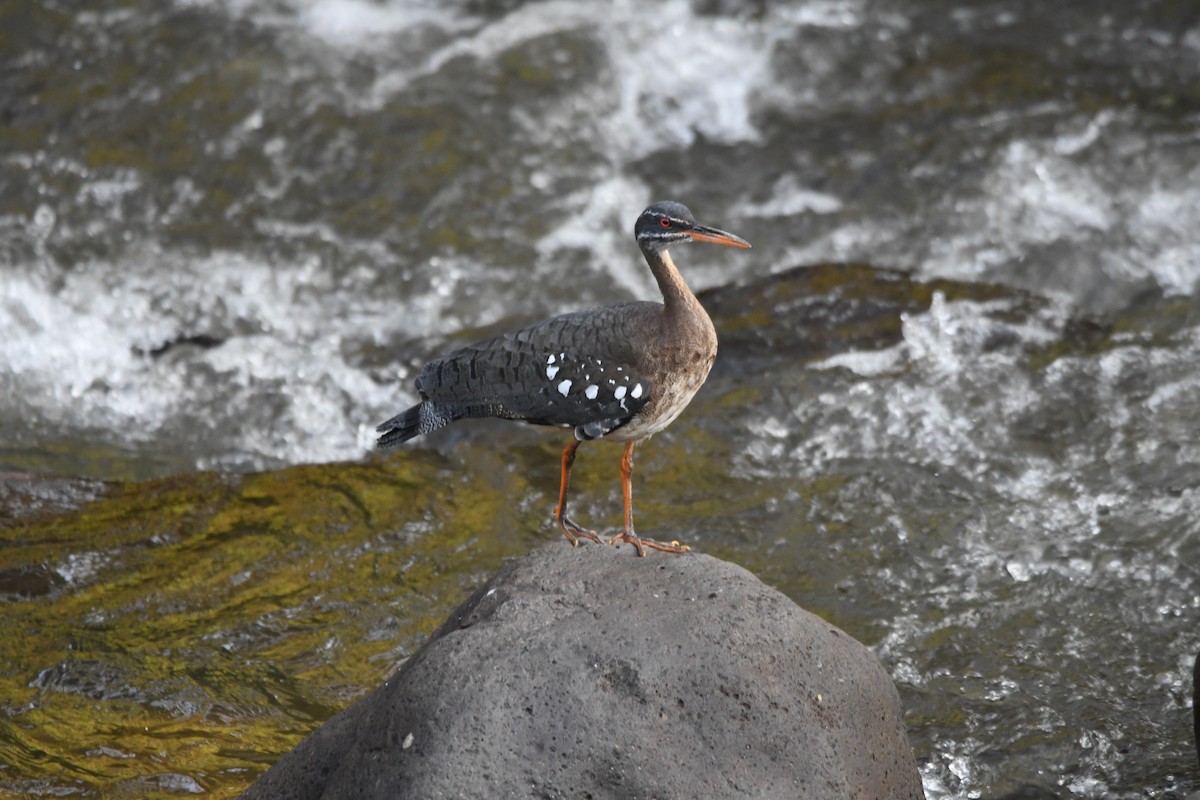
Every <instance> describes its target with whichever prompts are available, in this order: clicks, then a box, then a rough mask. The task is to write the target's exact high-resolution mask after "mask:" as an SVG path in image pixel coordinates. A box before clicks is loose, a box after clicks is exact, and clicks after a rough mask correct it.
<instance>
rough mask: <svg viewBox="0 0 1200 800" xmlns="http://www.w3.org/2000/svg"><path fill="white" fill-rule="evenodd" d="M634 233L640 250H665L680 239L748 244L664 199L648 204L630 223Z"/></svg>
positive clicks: (679, 204)
mask: <svg viewBox="0 0 1200 800" xmlns="http://www.w3.org/2000/svg"><path fill="white" fill-rule="evenodd" d="M633 235H634V236H636V237H637V241H638V245H639V246H641V248H642V249H643V250H655V251H662V250H666V249H667V248H668V247H670V246H671V245H673V244H677V243H682V242H712V243H713V244H723V245H727V246H729V247H749V246H750V243H749V242H747V241H746V240H745V239H743V238H741V237H740V236H734V235H733V234H732V233H726V232H725V231H721V230H717V229H716V228H710V227H708V226H706V225H701V224H700V223H698V222H696V218H695V217H693V216H692V212H691V211H688V209H687V206H685V205H683V204H681V203H673V202H671V201H670V200H664V201H662V202H659V203H655V204H654V205H652V206H650V207H649V208H647V209H646V210H645V211H643V212H642V213H641V216H639V217H638V219H637V223H636V224H634V226H633Z"/></svg>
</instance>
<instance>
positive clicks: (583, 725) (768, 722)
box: [244, 542, 923, 800]
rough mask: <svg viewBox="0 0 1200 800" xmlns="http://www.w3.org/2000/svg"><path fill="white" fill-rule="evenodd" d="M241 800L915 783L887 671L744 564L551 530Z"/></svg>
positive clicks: (679, 794)
mask: <svg viewBox="0 0 1200 800" xmlns="http://www.w3.org/2000/svg"><path fill="white" fill-rule="evenodd" d="M244 797H246V798H284V797H286V798H317V797H321V798H376V797H379V798H383V797H386V798H396V797H412V798H438V797H497V798H499V797H546V798H552V797H553V798H558V797H561V798H582V797H590V798H618V797H619V798H684V797H686V798H696V797H703V798H721V797H747V798H749V797H753V798H776V797H780V798H784V797H786V798H838V800H843V799H844V798H864V799H866V798H869V799H870V800H884V799H885V798H920V797H923V792H922V788H921V780H920V776H919V775H918V772H917V767H916V763H915V761H914V759H913V755H912V750H911V747H910V745H909V743H908V739H907V736H906V735H905V732H904V728H903V721H902V717H901V711H900V702H899V698H898V696H897V694H896V690H895V687H894V686H893V685H892V682H891V680H890V679H889V677H888V675H887V673H886V672H884V670H883V669H882V668H881V667H880V665H879V663H878V662H877V661H876V660H875V658H874V657H873V656H872V655H871V654H870V652H868V651H867V649H866V648H864V647H863V646H862V645H861V644H859V643H858V642H856V641H855V640H854V639H852V638H850V637H849V636H848V635H846V634H845V633H843V632H842V631H840V630H838V629H837V628H835V627H833V626H832V625H830V624H829V623H827V622H825V621H824V620H822V619H820V618H819V617H816V616H813V615H812V614H809V613H808V612H806V611H804V610H802V609H801V608H799V607H798V606H796V605H795V604H794V603H793V602H792V601H791V600H789V599H788V598H786V597H784V596H783V595H782V594H780V593H779V592H777V591H775V590H774V589H771V588H769V587H767V586H765V585H763V584H762V583H761V582H760V581H759V580H758V579H757V578H755V577H754V576H752V575H751V574H750V573H748V572H747V571H745V570H744V569H742V568H740V567H737V566H734V565H733V564H729V563H726V562H723V561H719V560H717V559H714V558H711V557H708V556H703V555H695V554H689V555H685V556H670V557H667V556H660V555H657V554H651V556H650V557H648V558H637V557H635V556H634V555H633V552H632V550H630V549H629V548H619V549H618V548H610V547H597V546H594V545H593V546H583V547H581V548H579V549H572V548H570V547H567V546H566V545H565V544H564V543H560V542H554V543H553V544H550V545H546V546H544V547H542V548H540V549H539V550H537V551H536V552H534V553H533V554H531V555H529V556H527V557H525V558H523V559H521V560H519V561H516V562H514V563H512V564H510V565H509V566H508V567H506V568H505V569H504V570H502V571H501V572H500V573H499V574H497V575H496V576H495V577H494V578H492V579H491V580H490V581H489V582H488V583H487V584H486V585H485V586H483V587H482V588H481V589H480V590H479V591H477V592H476V593H475V594H474V595H473V596H472V597H471V598H470V599H469V600H468V601H467V602H466V603H464V604H463V605H462V606H461V607H460V608H459V609H458V610H457V611H455V613H454V614H453V615H451V617H450V619H449V620H447V621H446V623H445V624H443V625H442V627H441V628H440V629H438V631H437V632H435V633H434V635H433V636H432V637H431V638H430V640H429V642H428V643H427V644H426V645H425V646H424V647H423V648H422V649H421V650H420V651H419V652H417V653H416V654H415V655H414V656H413V657H412V658H411V659H409V660H408V662H406V663H405V664H404V666H403V667H401V669H400V670H399V671H398V672H397V673H396V674H395V675H394V676H393V677H392V678H391V680H389V681H387V683H385V684H384V685H383V686H381V687H380V688H378V689H376V690H375V691H374V692H372V693H371V694H370V695H368V696H367V697H365V698H363V699H362V700H360V701H359V702H358V703H356V704H355V705H353V706H351V707H350V708H348V709H347V710H345V711H343V712H342V713H340V714H338V715H337V716H336V717H334V718H333V719H331V720H330V721H329V722H327V723H326V724H325V725H323V726H321V727H320V728H319V729H317V730H316V731H315V732H314V733H313V734H312V735H311V736H310V737H309V738H308V739H306V740H305V741H303V742H301V744H300V745H299V746H298V747H297V748H296V749H295V750H293V751H292V752H291V753H289V754H288V755H286V756H284V758H283V759H282V760H281V761H280V762H279V763H278V764H276V765H275V766H274V767H273V768H272V769H271V770H269V771H268V772H267V773H266V774H265V775H263V776H262V777H261V778H260V779H259V780H258V782H257V783H255V784H254V785H253V786H251V787H250V789H249V790H248V791H247V792H246V794H245V795H244Z"/></svg>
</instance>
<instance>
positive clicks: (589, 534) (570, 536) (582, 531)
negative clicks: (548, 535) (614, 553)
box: [558, 517, 604, 547]
mask: <svg viewBox="0 0 1200 800" xmlns="http://www.w3.org/2000/svg"><path fill="white" fill-rule="evenodd" d="M558 527H560V528H562V532H563V536H566V537H567V541H568V542H570V543H571V546H572V547H579V539H577V538H575V537H577V536H578V537H582V538H584V539H587V540H588V541H589V542H595V543H596V544H603V543H604V542H603V541H602V540H601V539H600V536H599V535H598V534H597V533H596V532H595V531H590V530H588V529H587V528H583V527H580V526H579V525H577V524H576V523H575V521H574V520H572V519H571V518H570V517H559V518H558Z"/></svg>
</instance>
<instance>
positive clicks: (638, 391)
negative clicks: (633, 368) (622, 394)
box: [629, 383, 642, 400]
mask: <svg viewBox="0 0 1200 800" xmlns="http://www.w3.org/2000/svg"><path fill="white" fill-rule="evenodd" d="M629 396H630V397H632V398H633V399H634V400H637V399H638V398H639V397H641V396H642V385H641V384H640V383H635V384H634V385H633V391H632V392H630V393H629Z"/></svg>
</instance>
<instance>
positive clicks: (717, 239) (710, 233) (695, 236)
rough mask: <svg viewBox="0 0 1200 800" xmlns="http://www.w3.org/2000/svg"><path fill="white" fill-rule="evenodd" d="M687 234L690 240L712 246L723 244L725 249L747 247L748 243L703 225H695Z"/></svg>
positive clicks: (740, 238)
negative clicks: (707, 243)
mask: <svg viewBox="0 0 1200 800" xmlns="http://www.w3.org/2000/svg"><path fill="white" fill-rule="evenodd" d="M688 233H689V234H690V235H691V237H692V240H693V241H696V242H711V243H712V244H723V245H725V246H726V247H749V246H750V243H749V242H747V241H746V240H745V239H743V238H742V237H740V236H734V235H733V234H732V233H726V232H725V231H719V230H717V229H716V228H709V227H706V226H704V225H697V226H696V227H694V228H692V229H691V230H690V231H688Z"/></svg>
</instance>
